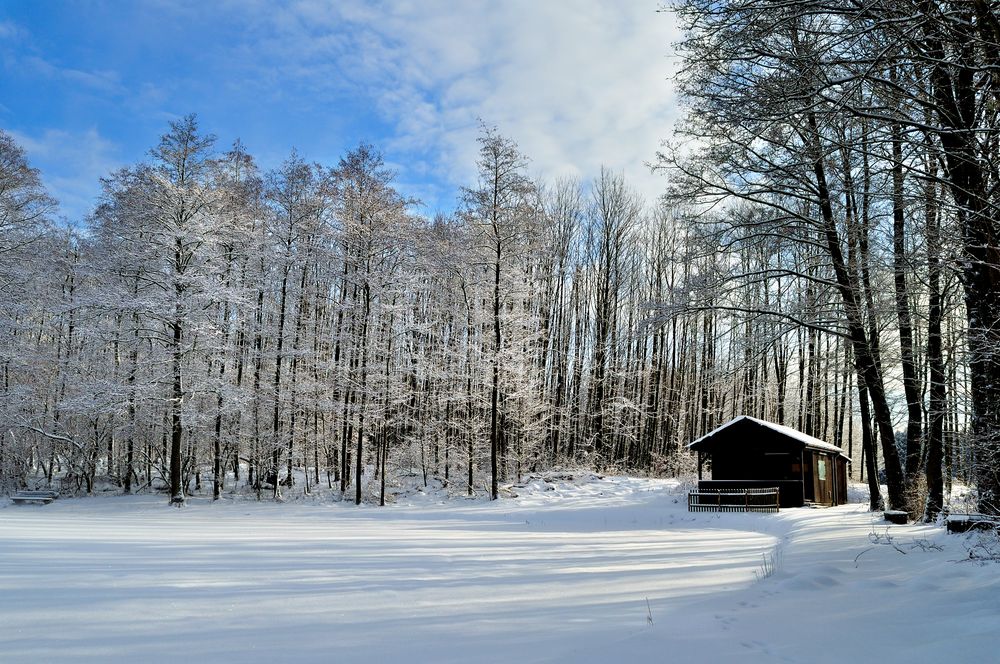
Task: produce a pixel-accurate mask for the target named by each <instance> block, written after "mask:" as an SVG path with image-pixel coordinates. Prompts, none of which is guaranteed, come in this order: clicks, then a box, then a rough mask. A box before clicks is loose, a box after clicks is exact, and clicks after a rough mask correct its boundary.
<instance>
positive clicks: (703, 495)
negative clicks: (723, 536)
mask: <svg viewBox="0 0 1000 664" xmlns="http://www.w3.org/2000/svg"><path fill="white" fill-rule="evenodd" d="M779 493H780V492H779V490H778V488H777V487H769V488H766V489H737V488H732V489H724V490H712V489H699V490H697V491H691V492H690V493H688V512H777V511H778V504H779Z"/></svg>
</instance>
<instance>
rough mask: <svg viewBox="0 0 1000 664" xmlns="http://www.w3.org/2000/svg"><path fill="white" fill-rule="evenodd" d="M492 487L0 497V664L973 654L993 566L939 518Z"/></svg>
mask: <svg viewBox="0 0 1000 664" xmlns="http://www.w3.org/2000/svg"><path fill="white" fill-rule="evenodd" d="M516 491H517V492H518V493H519V496H518V497H516V498H512V499H506V500H502V501H499V502H496V503H489V502H484V501H466V500H461V499H451V500H449V501H447V503H446V504H445V502H444V501H442V500H440V499H438V498H437V497H435V496H425V497H420V496H417V497H413V498H410V499H406V500H403V501H401V502H400V504H397V505H394V506H391V507H387V508H381V509H380V508H377V507H361V508H356V507H354V506H353V505H346V504H339V503H329V502H292V503H288V504H280V505H279V504H274V503H267V502H265V503H257V502H254V501H231V500H230V501H221V502H220V503H216V504H212V503H211V501H207V500H204V501H203V500H199V499H194V500H192V501H191V502H190V503H189V505H188V506H187V507H186V508H184V509H175V508H169V507H167V506H166V504H165V500H164V499H163V498H162V497H159V496H140V497H99V498H89V499H88V498H84V499H61V500H58V501H56V502H54V503H52V504H50V505H47V506H20V507H15V506H6V507H0V598H2V601H0V661H3V662H29V661H30V662H64V661H74V662H81V661H84V662H118V661H124V662H177V661H182V662H183V661H187V660H196V661H202V660H204V661H222V662H298V661H315V662H330V661H345V662H359V661H363V662H404V661H405V662H463V663H468V662H516V663H518V664H521V663H527V662H605V663H606V662H661V661H664V662H665V661H670V662H736V661H738V662H810V663H816V662H841V663H842V662H844V661H858V662H863V661H879V662H908V663H913V662H944V661H948V662H956V663H957V662H973V661H976V662H987V661H997V656H998V655H997V653H998V650H1000V566H998V565H997V564H986V565H982V564H977V563H975V562H970V561H968V560H965V559H967V558H968V551H967V546H968V545H969V544H970V540H968V539H967V538H966V537H965V536H955V535H950V536H949V535H946V534H944V532H943V529H942V528H940V527H931V526H912V525H911V526H887V525H886V524H884V523H883V522H881V521H873V517H872V515H871V514H869V513H867V512H866V511H865V509H864V506H862V505H847V506H842V507H836V508H830V509H798V510H784V511H782V512H781V513H779V514H768V515H763V514H762V515H757V514H726V515H717V514H689V513H688V512H687V511H686V504H685V502H684V498H683V493H682V492H681V490H680V489H679V488H678V487H677V485H676V483H669V482H663V481H656V480H645V479H630V478H606V479H598V478H593V477H588V478H585V479H583V480H577V481H565V480H561V481H553V482H545V481H535V482H532V483H531V484H529V485H528V486H527V487H523V488H518V489H516ZM3 502H4V503H6V502H7V501H5V500H4V501H3ZM890 538H891V543H890V542H889V539H890ZM765 561H768V562H770V561H774V563H775V569H774V572H773V574H770V575H769V574H768V570H766V569H765V568H766V567H767V566H766V565H765Z"/></svg>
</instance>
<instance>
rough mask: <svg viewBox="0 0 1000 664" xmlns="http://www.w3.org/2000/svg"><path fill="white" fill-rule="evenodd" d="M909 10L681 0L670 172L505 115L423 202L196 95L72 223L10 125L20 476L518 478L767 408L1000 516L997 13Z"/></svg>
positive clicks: (188, 486)
mask: <svg viewBox="0 0 1000 664" xmlns="http://www.w3.org/2000/svg"><path fill="white" fill-rule="evenodd" d="M904 4H905V5H906V7H904V6H903V5H900V4H899V3H893V4H891V5H890V4H889V3H881V2H854V1H853V0H844V2H842V3H837V2H834V3H829V2H826V3H822V4H820V3H812V2H806V1H804V0H803V1H799V0H796V1H794V2H790V3H783V4H781V5H780V6H777V5H775V4H774V3H769V2H764V1H762V0H740V1H735V2H724V3H717V2H703V1H702V0H685V1H684V2H678V3H677V5H676V6H675V8H674V9H675V10H676V11H677V15H678V16H679V17H680V20H681V21H682V23H683V25H684V27H685V29H686V32H685V38H684V40H683V42H682V43H681V44H680V53H681V55H682V57H683V63H684V64H683V67H682V69H681V73H680V75H679V80H678V82H679V87H680V90H681V92H682V96H683V101H684V105H685V109H686V116H685V120H684V121H683V123H682V125H681V127H680V129H679V131H678V133H677V136H676V139H675V141H674V142H673V143H672V144H670V145H665V146H664V148H663V150H662V152H661V154H660V156H659V159H658V162H657V166H658V167H660V168H662V169H663V170H664V171H665V172H666V174H667V177H666V178H665V194H664V196H662V197H660V198H658V199H656V200H652V201H650V200H644V199H643V198H642V197H641V196H640V195H639V194H638V193H637V192H636V191H635V190H634V189H633V188H632V187H631V186H630V185H629V183H628V182H627V180H626V179H625V178H624V177H623V176H622V175H621V174H618V173H615V172H613V171H611V170H602V171H601V172H600V173H599V174H597V176H596V177H595V178H593V180H592V181H589V182H580V181H575V180H560V181H556V182H550V183H542V182H538V181H534V180H533V179H531V178H530V177H528V175H527V170H528V169H527V166H528V156H527V155H524V154H523V153H522V152H521V151H520V149H519V147H518V146H517V145H516V144H515V143H514V142H513V141H511V140H510V139H509V138H506V137H504V136H503V135H502V134H500V133H499V132H498V131H497V130H496V129H494V128H491V127H484V128H483V129H482V131H481V133H480V137H479V151H478V160H477V162H476V164H475V165H474V167H473V165H471V164H470V177H469V185H468V186H467V187H466V188H464V189H463V190H462V192H461V195H460V200H459V201H457V206H456V210H455V212H454V213H450V214H438V215H436V216H434V217H428V216H427V215H425V214H423V213H422V212H423V208H422V207H421V206H420V204H419V202H418V201H414V200H410V199H408V198H407V197H406V196H405V195H404V194H402V193H401V192H400V190H399V187H398V186H397V184H396V182H395V179H394V173H393V172H392V171H391V169H389V168H387V166H386V165H385V163H384V160H383V158H382V155H381V153H380V151H379V150H378V149H377V148H376V147H374V146H371V145H367V144H361V145H359V146H358V147H356V148H355V149H353V150H351V151H349V152H348V153H347V154H345V155H344V156H343V157H342V158H341V159H340V160H339V162H338V163H337V164H334V165H324V164H315V163H309V162H307V161H305V160H304V159H302V158H301V157H300V156H299V155H298V154H297V153H295V152H294V151H293V152H292V153H291V154H290V155H289V157H288V158H287V159H286V160H285V161H284V162H283V163H282V164H281V165H280V166H278V167H277V168H274V169H271V170H268V171H264V170H262V169H260V168H259V167H258V166H257V164H256V161H255V160H254V158H253V156H252V155H251V153H250V152H249V150H248V149H247V148H246V146H244V145H242V144H241V143H240V142H238V141H237V142H235V143H234V144H232V145H231V146H229V147H228V148H221V147H220V146H219V145H218V143H217V141H216V140H215V138H214V137H212V136H211V135H209V134H206V133H204V132H203V131H202V130H201V129H200V128H199V127H198V124H197V121H196V119H195V118H194V117H193V116H189V117H186V118H183V119H181V120H178V121H176V122H173V123H171V124H170V127H169V130H168V131H167V133H166V134H165V135H164V136H163V137H162V138H161V140H160V141H159V143H158V144H157V145H156V146H155V147H154V148H153V149H152V150H151V151H150V155H149V158H148V159H147V160H145V161H143V162H142V163H138V164H135V165H133V166H130V167H127V168H124V169H121V170H119V171H117V172H114V173H111V174H108V176H107V177H106V178H105V179H104V180H103V181H102V185H103V194H102V196H101V198H100V200H99V201H98V202H97V205H96V206H95V209H94V211H93V213H92V215H90V217H88V218H87V219H86V220H82V221H81V223H79V224H76V225H67V224H65V223H59V222H56V221H54V217H55V211H56V208H55V202H54V201H52V200H51V198H50V197H49V196H48V195H47V194H46V192H45V190H44V188H43V187H42V185H41V181H40V176H39V174H38V172H37V171H35V170H34V169H32V168H31V167H30V165H29V164H28V163H27V159H26V157H25V155H24V152H23V151H22V150H21V149H20V148H19V147H18V146H17V145H16V143H15V142H14V141H13V140H12V139H11V137H10V136H9V135H7V134H2V135H0V206H2V215H0V256H2V258H3V261H2V266H0V326H2V328H3V331H2V333H0V371H2V379H3V382H2V386H0V389H2V398H0V424H2V433H3V435H2V436H0V482H2V483H3V484H4V485H5V486H6V487H8V488H12V487H16V486H20V485H23V484H25V483H28V482H32V483H39V482H45V483H61V485H62V486H63V487H67V488H72V489H74V490H79V491H94V490H96V488H97V487H99V486H102V485H107V484H109V483H110V484H111V485H114V486H116V487H118V488H119V489H120V490H121V491H123V492H126V493H129V492H134V491H145V490H157V491H163V492H165V493H166V494H167V495H168V496H169V500H170V501H171V502H174V503H183V501H184V499H185V496H187V495H191V494H192V493H195V494H197V493H204V494H206V495H208V494H209V493H210V494H211V495H212V496H214V497H216V498H218V497H220V496H222V495H223V493H224V492H226V491H243V492H251V493H256V495H257V496H259V497H262V498H263V497H265V496H270V497H281V496H282V495H288V494H289V493H292V492H305V493H312V492H315V491H325V492H332V493H333V494H334V495H340V496H342V497H344V498H345V499H350V500H353V501H355V502H358V503H360V502H362V501H372V502H380V503H384V502H385V500H386V497H387V494H388V493H389V492H390V491H391V489H392V487H393V485H394V484H396V483H399V482H402V481H413V478H416V480H417V481H419V482H423V483H424V484H427V483H429V482H431V481H435V482H440V483H442V484H444V485H446V486H448V487H449V490H451V491H454V492H456V493H463V494H474V493H478V494H487V495H489V496H491V497H494V498H495V497H498V496H499V495H500V494H501V492H502V490H503V486H504V485H505V484H507V483H510V482H515V481H517V479H518V478H519V477H521V476H522V475H523V474H525V473H528V472H534V471H538V470H541V469H547V468H555V467H562V466H579V465H585V466H589V467H594V468H597V469H600V470H620V471H627V472H644V473H652V474H658V475H673V476H676V475H682V474H685V473H690V471H691V469H692V461H691V459H690V457H689V455H688V454H687V453H686V449H685V446H686V444H687V443H689V442H691V441H692V440H694V439H695V438H697V437H699V436H701V435H704V434H705V433H707V432H709V431H711V430H712V429H713V428H715V427H716V426H718V425H720V424H722V423H724V422H725V421H727V420H728V419H729V418H731V417H733V416H735V415H739V414H749V415H754V416H757V417H761V418H764V419H768V420H772V421H775V422H779V423H783V424H788V425H790V426H793V427H796V428H798V429H801V430H802V431H804V432H806V433H808V434H811V435H814V436H817V437H819V438H822V439H824V440H828V441H830V442H833V443H836V444H838V445H840V446H841V447H843V448H844V449H845V450H847V451H848V453H849V455H850V456H851V457H852V459H853V460H854V464H853V466H854V470H853V471H852V472H853V474H854V476H855V477H856V478H858V479H864V480H867V481H868V482H869V487H870V490H871V500H872V507H873V508H876V507H879V506H881V505H882V503H883V496H882V491H881V488H880V484H881V483H884V484H885V485H886V487H887V495H886V498H887V500H888V503H889V505H890V506H892V507H897V508H904V509H907V510H909V511H910V512H911V513H913V514H921V513H923V514H925V515H926V516H927V517H928V518H934V517H935V516H936V514H937V513H938V512H939V511H940V510H941V509H942V508H943V506H944V504H945V498H946V496H947V494H948V488H949V487H950V484H951V482H952V480H953V479H959V480H961V481H964V482H968V483H973V484H975V485H976V486H977V487H978V492H979V493H978V497H979V502H980V507H981V508H982V509H984V510H988V511H994V512H995V511H997V510H996V508H997V504H996V500H997V499H996V496H997V495H998V494H997V488H998V485H997V481H998V480H997V478H998V472H1000V459H998V456H997V455H998V452H997V448H998V443H997V435H998V434H997V431H998V426H1000V422H998V421H997V419H998V418H1000V413H998V411H997V409H998V405H997V404H1000V395H997V394H995V392H996V390H1000V376H997V375H996V373H997V372H1000V370H998V369H997V366H998V364H1000V358H998V356H997V354H996V352H994V351H995V349H996V348H997V341H1000V339H997V338H996V337H997V334H998V332H997V321H998V319H1000V317H998V315H997V311H996V306H997V305H998V303H1000V302H998V301H997V297H1000V296H998V295H997V294H998V293H1000V290H998V288H996V287H995V286H996V285H997V284H996V281H995V279H996V276H997V274H1000V272H998V270H1000V261H998V260H997V258H996V256H997V254H996V252H997V232H996V231H997V228H996V223H997V222H996V218H997V217H996V214H995V206H996V194H995V192H994V189H995V186H994V184H993V183H994V181H995V180H996V177H997V176H996V172H997V170H996V168H995V167H994V166H995V164H996V163H997V161H996V156H997V155H996V149H997V141H996V132H995V127H996V108H997V104H996V101H997V100H996V98H995V94H996V88H995V82H994V81H993V78H992V76H991V73H992V72H993V71H994V70H995V64H994V63H993V62H992V60H991V58H995V54H996V53H997V52H998V51H997V50H996V48H995V45H996V44H997V40H996V39H995V37H996V35H997V34H998V33H997V31H996V30H995V28H993V27H991V26H993V25H996V21H995V19H994V13H995V12H993V11H992V10H990V9H989V7H988V6H985V7H984V6H981V5H982V3H955V4H949V3H904ZM911 5H912V6H911ZM991 21H992V22H991ZM991 280H992V281H991ZM897 431H898V432H899V433H897Z"/></svg>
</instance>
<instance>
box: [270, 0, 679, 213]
mask: <svg viewBox="0 0 1000 664" xmlns="http://www.w3.org/2000/svg"><path fill="white" fill-rule="evenodd" d="M658 6H659V3H657V2H654V1H650V2H646V1H643V2H636V1H630V2H616V3H609V2H604V1H601V0H574V1H573V2H558V3H557V2H537V1H531V0H510V1H505V2H454V1H448V0H431V1H424V2H419V3H416V2H385V3H376V4H372V3H369V2H362V1H361V0H354V1H352V2H346V3H329V2H326V1H325V0H301V1H299V2H297V3H295V4H294V5H291V6H290V7H289V8H286V9H285V10H283V11H281V12H279V14H278V15H277V16H274V21H275V22H274V23H272V24H271V25H272V26H275V27H272V28H270V29H271V30H274V31H275V34H272V35H271V37H272V39H271V40H269V42H268V46H267V48H268V49H269V50H270V51H271V52H272V55H274V54H277V55H278V56H279V58H280V59H281V60H283V63H282V66H283V67H284V68H285V70H286V73H287V72H294V75H295V76H297V77H305V78H308V79H310V80H312V81H313V82H314V84H315V85H316V86H317V87H318V88H322V87H323V86H324V81H329V83H326V85H327V86H332V85H335V83H333V81H334V80H338V81H341V82H342V81H343V80H344V77H345V76H346V77H347V78H349V79H350V80H351V81H353V82H354V84H355V85H356V86H357V88H358V89H357V92H358V93H361V94H365V95H367V96H369V97H370V98H371V99H373V100H374V102H375V104H376V108H377V111H378V113H380V114H381V116H382V118H383V119H384V120H385V121H387V122H389V123H390V124H391V125H392V126H393V127H394V129H395V136H394V137H393V139H391V141H390V143H389V144H388V145H386V148H387V149H388V151H389V152H398V151H403V152H415V153H419V154H421V155H422V158H424V159H428V160H430V161H431V162H433V163H434V169H435V170H436V174H437V176H438V177H439V178H443V179H445V180H447V181H449V182H451V183H452V184H467V183H468V179H469V177H470V174H471V171H472V168H473V164H474V161H475V151H476V148H477V145H476V142H475V138H476V134H477V132H478V119H479V118H482V119H483V120H484V121H486V122H487V123H489V124H495V125H497V126H498V128H499V129H500V131H501V132H502V133H503V134H505V135H507V136H510V137H511V138H513V139H514V140H516V141H517V142H518V144H519V145H520V147H521V150H522V151H523V152H524V153H525V154H526V155H527V156H528V157H530V158H531V160H532V165H531V170H532V172H533V173H536V174H540V175H543V176H545V177H547V178H555V177H559V176H562V175H576V176H581V177H584V178H592V177H594V176H595V175H596V174H597V173H598V171H599V169H600V166H601V165H602V164H603V165H606V166H608V167H610V168H612V169H614V170H618V171H622V172H624V173H625V175H626V176H627V177H628V179H629V180H630V181H631V182H632V183H633V185H634V186H635V187H636V188H638V189H639V190H640V191H641V192H642V193H644V194H645V195H646V196H647V197H648V198H652V197H654V196H656V195H657V194H659V193H660V190H661V189H662V186H663V182H662V179H661V177H660V176H658V175H652V174H650V173H649V171H648V168H647V167H646V166H645V164H646V162H648V161H651V160H652V159H653V157H654V155H655V152H656V149H657V147H658V146H659V144H660V141H661V140H662V139H663V138H666V137H667V136H668V135H669V133H670V128H671V123H672V121H673V119H674V117H675V114H676V111H675V108H674V103H673V98H672V93H671V88H670V83H669V81H668V80H667V79H668V76H669V75H670V73H671V72H670V60H669V58H668V54H669V49H670V43H671V42H672V41H674V40H675V39H676V38H677V33H676V31H675V27H674V23H673V20H672V17H671V16H670V14H668V13H657V11H656V10H657V8H658ZM265 11H266V9H265ZM272 16H273V14H272ZM258 25H259V24H258ZM333 70H336V72H337V75H336V76H334V75H333ZM400 175H401V178H402V179H403V180H406V179H408V178H409V177H410V174H409V173H408V172H406V171H403V172H401V174H400Z"/></svg>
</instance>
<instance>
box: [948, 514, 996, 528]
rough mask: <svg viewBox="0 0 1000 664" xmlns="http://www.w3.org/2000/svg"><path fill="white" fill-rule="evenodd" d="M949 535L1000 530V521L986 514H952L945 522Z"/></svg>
mask: <svg viewBox="0 0 1000 664" xmlns="http://www.w3.org/2000/svg"><path fill="white" fill-rule="evenodd" d="M945 526H946V527H947V529H948V532H949V533H967V532H969V531H970V530H998V529H1000V519H998V518H996V517H991V516H987V515H985V514H950V515H948V519H947V521H946V522H945Z"/></svg>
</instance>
